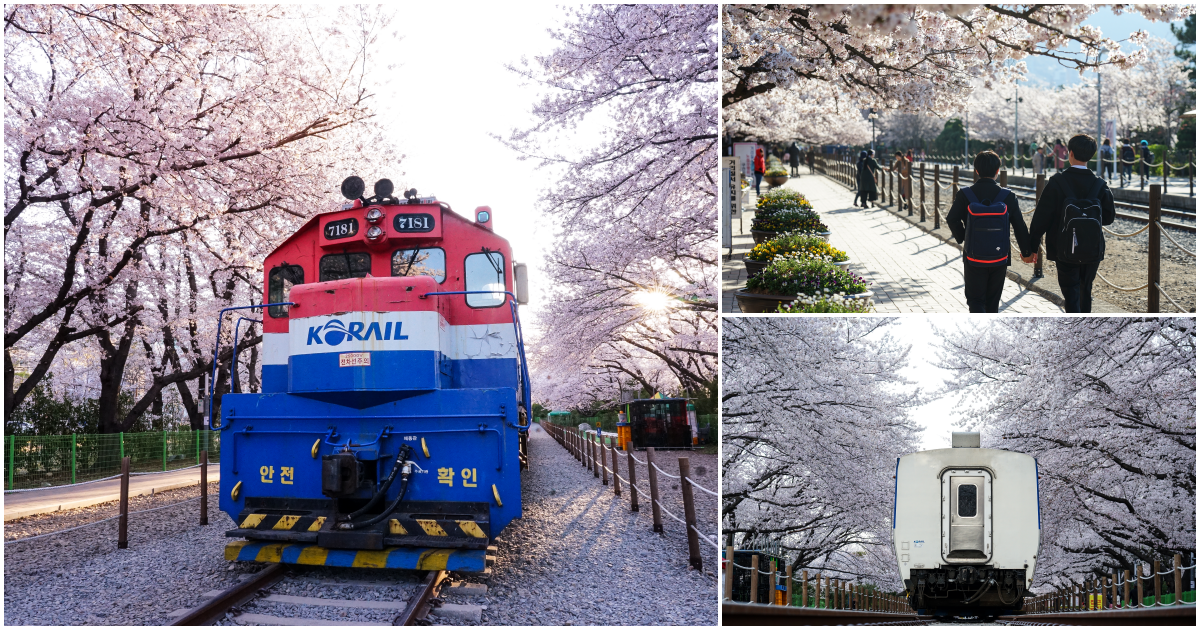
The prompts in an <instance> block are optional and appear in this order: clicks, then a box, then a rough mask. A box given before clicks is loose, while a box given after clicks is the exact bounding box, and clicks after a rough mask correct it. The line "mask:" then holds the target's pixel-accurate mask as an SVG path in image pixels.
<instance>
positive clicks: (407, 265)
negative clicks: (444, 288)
mask: <svg viewBox="0 0 1200 630" xmlns="http://www.w3.org/2000/svg"><path fill="white" fill-rule="evenodd" d="M392 275H393V276H429V277H431V278H433V279H435V280H437V281H438V284H441V283H442V282H444V281H445V280H446V252H445V250H443V249H442V248H440V247H431V248H428V249H401V250H397V251H396V253H394V254H392Z"/></svg>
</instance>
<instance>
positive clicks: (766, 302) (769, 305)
mask: <svg viewBox="0 0 1200 630" xmlns="http://www.w3.org/2000/svg"><path fill="white" fill-rule="evenodd" d="M733 295H734V297H736V298H737V302H738V308H740V309H741V310H742V312H743V313H774V312H775V311H777V310H778V309H779V307H780V305H782V304H789V303H791V302H794V301H795V300H796V298H798V297H800V296H798V295H770V294H768V293H750V292H749V291H746V290H745V289H738V290H737V291H735V292H734V294H733ZM874 295H875V292H874V291H867V292H866V293H856V294H854V295H847V296H846V298H847V299H858V300H869V299H871V297H872V296H874Z"/></svg>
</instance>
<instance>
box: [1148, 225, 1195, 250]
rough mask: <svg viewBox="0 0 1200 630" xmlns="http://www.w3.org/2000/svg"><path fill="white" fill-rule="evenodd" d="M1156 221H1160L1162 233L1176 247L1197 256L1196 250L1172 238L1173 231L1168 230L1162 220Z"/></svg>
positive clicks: (1159, 226) (1159, 227)
mask: <svg viewBox="0 0 1200 630" xmlns="http://www.w3.org/2000/svg"><path fill="white" fill-rule="evenodd" d="M1156 223H1158V229H1159V230H1160V231H1161V233H1162V235H1163V236H1166V237H1167V240H1169V241H1171V244H1173V245H1174V246H1175V247H1178V248H1179V249H1182V250H1183V253H1185V254H1187V255H1188V256H1191V257H1192V258H1195V257H1196V252H1193V251H1189V250H1188V248H1186V247H1184V246H1183V245H1180V244H1179V242H1178V241H1176V240H1175V239H1174V238H1171V233H1170V232H1168V231H1167V229H1166V228H1164V227H1163V224H1162V222H1161V221H1156ZM1146 227H1150V226H1146ZM1142 229H1145V228H1142Z"/></svg>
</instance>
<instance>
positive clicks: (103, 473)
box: [4, 430, 221, 490]
mask: <svg viewBox="0 0 1200 630" xmlns="http://www.w3.org/2000/svg"><path fill="white" fill-rule="evenodd" d="M202 450H207V451H208V461H210V462H219V461H221V436H220V433H219V432H214V431H208V430H204V431H158V432H153V433H110V434H105V435H87V434H76V435H6V436H4V487H5V489H7V490H14V489H18V488H48V487H50V486H61V485H66V484H72V483H80V482H84V481H91V480H93V479H102V478H104V477H111V476H113V475H117V474H120V472H121V458H122V457H129V458H130V464H131V468H130V469H131V470H132V471H133V472H154V471H165V470H175V469H177V468H186V467H188V466H195V465H196V464H199V463H200V451H202Z"/></svg>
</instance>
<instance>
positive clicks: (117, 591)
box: [4, 426, 717, 625]
mask: <svg viewBox="0 0 1200 630" xmlns="http://www.w3.org/2000/svg"><path fill="white" fill-rule="evenodd" d="M529 444H530V447H529V448H530V468H529V470H527V471H525V472H524V477H523V481H522V486H523V498H524V517H523V518H522V519H519V520H517V521H514V522H513V523H512V524H510V525H509V526H508V528H507V529H505V531H504V532H503V533H502V534H501V536H500V540H499V541H498V542H497V543H496V544H497V546H498V548H499V551H498V552H497V560H496V563H495V565H494V566H493V567H492V571H493V572H492V574H491V575H489V576H454V578H455V580H456V581H460V580H461V581H465V583H467V584H483V585H486V586H487V592H486V594H482V593H478V592H474V593H465V592H462V591H461V590H458V592H453V593H448V594H446V595H445V597H444V599H445V600H446V602H447V603H448V604H454V605H458V606H462V605H466V606H471V605H475V606H480V607H484V609H483V611H482V623H484V624H499V625H530V624H539V625H542V624H555V625H581V624H587V625H618V624H640V625H715V624H716V621H717V584H716V579H715V577H714V576H713V573H714V571H715V568H716V562H717V553H716V550H715V548H714V547H713V546H712V545H711V544H710V543H706V542H703V541H701V552H702V553H703V554H704V573H699V572H697V571H695V570H692V569H690V568H689V566H688V548H687V538H686V535H685V532H684V529H683V526H682V525H680V524H678V523H676V522H675V521H673V520H671V519H670V518H669V517H667V516H664V517H663V523H664V530H665V531H664V533H663V534H657V533H654V532H652V531H651V517H650V514H651V512H650V505H649V500H648V499H645V498H643V499H642V500H641V504H642V511H641V512H639V513H634V512H631V511H630V509H629V495H628V492H629V488H628V487H623V493H622V496H620V497H616V496H614V495H613V491H612V486H611V485H609V486H604V485H601V483H600V480H599V479H596V478H594V477H593V476H592V473H591V472H590V471H588V470H587V469H585V468H583V467H582V466H581V465H580V464H579V463H578V462H577V461H576V460H575V459H574V458H573V457H572V456H571V455H570V454H569V453H568V452H567V451H566V450H564V449H563V448H562V447H561V446H559V445H558V443H557V442H555V441H554V439H553V438H551V437H550V436H549V435H547V434H546V433H545V432H544V431H543V430H542V429H541V427H539V426H535V427H534V428H533V429H532V430H531V436H530V442H529ZM683 454H684V455H686V456H688V457H689V458H690V460H691V468H692V471H693V475H694V477H695V479H696V481H697V483H699V484H701V485H703V486H705V487H707V488H710V489H713V490H715V489H716V486H717V481H716V474H717V473H716V456H715V455H705V454H697V453H683ZM679 455H680V453H675V452H670V453H668V452H660V453H659V457H658V461H659V465H660V466H661V467H662V469H663V470H664V471H666V472H667V473H670V474H672V475H678V474H679V470H678V461H677V457H678V456H679ZM636 456H637V457H638V458H639V459H642V460H645V459H646V456H645V453H644V452H638V453H636ZM627 461H628V460H627V459H626V458H625V457H624V456H623V455H622V458H621V467H620V471H621V476H622V477H625V478H628V470H627V465H626V462H627ZM701 469H703V472H701ZM637 477H638V485H639V486H641V487H642V488H643V492H645V493H646V494H649V487H648V485H647V480H646V471H645V466H643V465H640V464H639V465H638V471H637ZM610 483H611V481H610ZM678 483H679V481H678V480H675V479H670V478H667V477H666V476H665V475H664V476H662V477H661V479H660V491H661V494H662V501H663V504H664V506H665V507H666V508H667V509H669V510H670V511H672V512H674V513H675V514H677V515H679V516H680V517H681V518H682V517H683V503H682V498H681V496H680V490H679V488H678ZM216 486H217V484H215V483H214V484H210V488H211V489H210V493H211V496H210V497H209V523H210V524H209V525H208V526H205V527H200V526H199V525H198V524H197V521H198V512H199V502H198V501H188V502H186V503H181V504H179V505H177V506H173V507H168V508H166V509H162V510H158V511H155V512H148V513H144V514H131V516H130V518H129V548H128V549H124V550H118V549H117V548H116V540H117V521H116V520H113V521H109V522H105V523H100V524H96V525H92V526H89V527H84V528H83V529H78V530H75V531H72V532H68V533H65V534H59V535H54V536H48V537H45V538H40V539H37V540H29V541H22V542H16V543H13V544H8V545H6V546H5V558H4V577H5V585H4V621H5V624H6V625H82V624H88V625H165V624H168V623H170V622H171V620H172V618H171V613H172V612H174V611H177V610H179V609H184V608H190V607H193V606H196V605H197V604H199V603H201V602H202V601H203V600H204V597H203V595H204V593H206V592H208V591H214V590H224V589H226V588H229V587H230V586H233V585H234V584H235V583H236V582H239V581H241V580H243V579H245V578H246V577H247V576H248V575H249V574H250V573H253V572H255V571H257V570H258V569H259V566H258V565H256V564H253V563H240V562H238V563H231V562H226V561H225V560H224V556H223V549H224V546H225V544H226V542H228V540H229V539H227V538H225V537H224V532H225V531H226V530H227V529H229V528H230V527H232V526H233V523H232V522H231V521H230V519H229V518H228V517H227V516H226V515H225V514H224V513H222V512H220V511H219V510H218V509H217V495H216V493H217V487H216ZM673 486H674V487H673ZM197 492H198V488H197V487H196V486H192V487H191V488H182V489H178V490H171V491H167V492H163V493H159V494H156V495H154V496H152V497H138V498H134V499H131V501H130V511H131V512H133V511H136V510H142V509H147V508H153V507H160V506H164V505H167V504H170V503H176V502H179V501H184V500H186V499H191V498H193V497H195V496H196V495H197ZM695 498H696V509H697V518H698V520H699V521H700V522H701V523H702V525H701V527H700V529H701V531H708V532H712V533H715V532H716V523H717V504H716V499H715V498H714V497H712V496H710V495H708V494H706V493H703V492H699V491H697V492H695ZM116 513H117V507H116V503H115V502H112V503H107V504H103V505H97V506H91V507H88V508H81V509H77V510H69V511H65V512H60V513H55V514H51V515H44V516H37V517H30V518H25V519H20V520H17V521H12V522H9V523H6V524H5V539H6V541H8V540H13V539H16V538H25V537H29V536H35V535H38V534H44V533H48V532H53V531H59V530H63V529H67V528H70V527H75V526H78V525H82V524H85V523H89V522H94V521H98V520H100V519H103V518H107V517H110V516H113V515H115V514H116ZM418 577H419V574H417V573H415V572H404V571H395V572H388V571H378V570H362V571H355V570H349V569H334V568H326V567H319V568H308V567H300V568H297V569H296V570H295V571H293V574H292V575H290V576H289V577H288V578H286V579H285V580H284V581H283V582H281V583H279V584H277V585H276V586H275V587H272V589H271V590H270V592H271V593H273V594H279V595H292V596H301V597H321V598H327V599H350V600H365V601H403V600H406V599H407V598H408V597H410V596H411V594H412V593H414V592H415V591H416V588H417V586H416V585H417V582H418ZM349 580H359V581H361V580H388V581H390V582H392V584H391V585H384V586H364V585H361V584H353V585H350V584H337V583H336V582H342V581H349ZM328 582H335V583H332V584H331V583H328ZM242 612H252V613H259V614H272V615H278V616H288V617H303V618H310V619H325V620H331V621H342V622H353V621H358V622H363V621H373V622H376V623H379V622H387V621H389V620H391V619H392V618H394V617H395V616H396V614H398V613H397V612H396V611H394V610H381V609H364V608H358V607H344V606H341V607H339V606H311V605H298V604H286V603H275V602H268V601H264V600H262V599H260V600H256V601H254V602H251V603H248V604H247V605H246V606H244V607H243V611H242ZM432 621H433V622H434V623H435V624H441V625H470V624H471V623H472V622H471V621H470V620H469V616H468V619H462V618H453V617H448V616H447V617H433V618H432ZM222 623H223V624H225V623H229V622H228V620H225V621H223V622H222Z"/></svg>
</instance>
